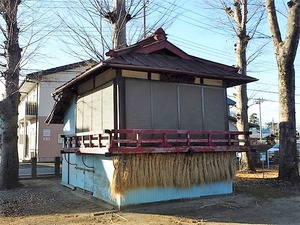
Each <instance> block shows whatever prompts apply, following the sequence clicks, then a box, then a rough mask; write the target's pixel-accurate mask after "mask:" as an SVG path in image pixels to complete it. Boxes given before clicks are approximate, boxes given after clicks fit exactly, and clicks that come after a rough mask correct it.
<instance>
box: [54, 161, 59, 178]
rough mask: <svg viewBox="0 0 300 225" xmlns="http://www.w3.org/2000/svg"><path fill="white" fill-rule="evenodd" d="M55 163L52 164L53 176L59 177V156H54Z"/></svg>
mask: <svg viewBox="0 0 300 225" xmlns="http://www.w3.org/2000/svg"><path fill="white" fill-rule="evenodd" d="M54 162H55V164H54V175H55V177H59V176H60V157H59V156H57V157H55V161H54Z"/></svg>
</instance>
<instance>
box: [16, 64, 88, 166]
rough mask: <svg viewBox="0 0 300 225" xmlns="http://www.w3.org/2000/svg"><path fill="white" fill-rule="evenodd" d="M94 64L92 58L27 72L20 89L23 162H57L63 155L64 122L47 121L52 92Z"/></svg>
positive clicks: (19, 148)
mask: <svg viewBox="0 0 300 225" xmlns="http://www.w3.org/2000/svg"><path fill="white" fill-rule="evenodd" d="M91 65H93V61H91V60H88V61H82V62H79V63H73V64H69V65H65V66H60V67H56V68H52V69H48V70H43V71H40V72H35V73H31V74H28V75H26V78H25V80H24V81H23V82H22V83H21V85H20V89H19V90H20V93H21V98H20V104H19V118H18V120H19V121H18V123H19V130H18V136H19V141H18V154H19V161H21V162H22V161H28V160H30V159H31V158H32V157H37V158H38V160H39V161H53V160H54V157H56V156H60V150H61V138H60V135H61V134H62V125H60V124H51V125H47V124H45V123H44V121H45V119H46V116H47V115H48V114H49V112H50V111H51V108H52V107H53V105H54V103H55V101H54V99H53V98H52V97H51V93H52V92H53V91H54V89H55V88H57V87H58V86H60V85H62V84H64V83H65V82H67V81H69V80H70V79H72V78H74V77H76V76H77V75H79V74H80V73H81V72H83V71H85V70H86V69H87V68H89V67H90V66H91Z"/></svg>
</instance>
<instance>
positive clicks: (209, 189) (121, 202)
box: [62, 154, 232, 206]
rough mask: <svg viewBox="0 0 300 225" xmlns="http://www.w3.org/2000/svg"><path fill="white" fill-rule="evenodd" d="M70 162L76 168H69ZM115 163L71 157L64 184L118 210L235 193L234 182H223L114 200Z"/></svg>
mask: <svg viewBox="0 0 300 225" xmlns="http://www.w3.org/2000/svg"><path fill="white" fill-rule="evenodd" d="M66 159H67V160H68V159H70V160H69V162H70V163H71V164H72V165H68V163H67V161H66ZM113 171H114V167H113V161H112V158H110V157H105V156H103V155H76V154H69V156H68V155H66V158H65V157H63V165H62V182H63V183H65V184H69V185H72V186H74V187H77V188H81V189H84V190H87V191H90V192H92V193H93V196H95V197H97V198H99V199H102V200H104V201H106V202H108V203H110V204H113V205H116V206H126V205H132V204H140V203H150V202H158V201H168V200H175V199H185V198H195V197H202V196H209V195H222V194H230V193H232V182H231V181H222V182H216V183H208V184H205V185H197V186H193V187H192V188H186V189H179V188H174V187H170V188H161V187H157V188H147V189H146V188H139V189H136V190H132V191H128V192H127V193H126V194H125V196H124V197H123V198H120V197H119V198H117V199H112V198H111V196H110V184H111V182H112V177H113Z"/></svg>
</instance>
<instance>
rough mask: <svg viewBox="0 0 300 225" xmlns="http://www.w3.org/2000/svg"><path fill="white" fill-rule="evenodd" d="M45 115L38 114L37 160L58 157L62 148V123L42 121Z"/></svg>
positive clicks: (49, 159)
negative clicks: (49, 123)
mask: <svg viewBox="0 0 300 225" xmlns="http://www.w3.org/2000/svg"><path fill="white" fill-rule="evenodd" d="M45 119H46V117H45V116H40V117H39V119H38V123H39V126H38V127H39V133H38V156H37V157H38V159H39V161H53V160H54V158H55V157H60V151H61V150H62V139H61V135H62V128H63V125H62V124H51V126H49V125H48V124H46V123H44V121H45Z"/></svg>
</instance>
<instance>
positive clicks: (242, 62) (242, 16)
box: [233, 0, 256, 171]
mask: <svg viewBox="0 0 300 225" xmlns="http://www.w3.org/2000/svg"><path fill="white" fill-rule="evenodd" d="M247 13H248V11H247V1H246V0H244V1H243V3H242V4H241V3H240V1H234V16H233V18H234V19H235V22H236V24H237V43H236V64H237V67H238V69H239V70H238V72H239V74H241V76H246V75H247V56H246V52H247V51H246V50H247V45H248V42H249V37H248V36H247V34H246V31H247V27H246V25H247V22H246V21H247ZM236 115H237V124H236V125H237V129H238V130H239V131H243V132H248V131H249V123H248V97H247V85H246V84H243V85H239V86H237V87H236ZM250 156H251V153H242V162H241V170H251V171H256V170H255V164H254V161H253V160H251V158H252V157H250Z"/></svg>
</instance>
